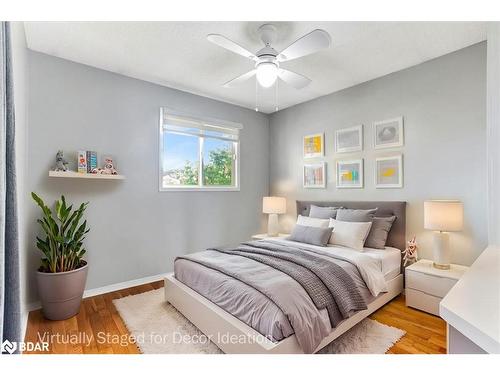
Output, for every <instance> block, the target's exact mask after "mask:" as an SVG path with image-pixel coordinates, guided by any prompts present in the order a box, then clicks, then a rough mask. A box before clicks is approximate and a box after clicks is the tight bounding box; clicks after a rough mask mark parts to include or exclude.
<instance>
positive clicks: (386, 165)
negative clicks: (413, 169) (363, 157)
mask: <svg viewBox="0 0 500 375" xmlns="http://www.w3.org/2000/svg"><path fill="white" fill-rule="evenodd" d="M375 187H376V188H378V189H384V188H402V187H403V155H395V156H386V157H379V158H376V159H375Z"/></svg>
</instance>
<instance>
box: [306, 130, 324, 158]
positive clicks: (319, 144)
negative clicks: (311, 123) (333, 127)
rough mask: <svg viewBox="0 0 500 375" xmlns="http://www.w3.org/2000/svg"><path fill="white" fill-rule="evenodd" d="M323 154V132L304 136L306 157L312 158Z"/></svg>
mask: <svg viewBox="0 0 500 375" xmlns="http://www.w3.org/2000/svg"><path fill="white" fill-rule="evenodd" d="M318 156H323V134H314V135H308V136H305V137H304V157H306V158H312V157H318Z"/></svg>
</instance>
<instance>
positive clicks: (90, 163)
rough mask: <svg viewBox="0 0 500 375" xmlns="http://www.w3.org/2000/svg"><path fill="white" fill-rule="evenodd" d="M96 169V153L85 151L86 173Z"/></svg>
mask: <svg viewBox="0 0 500 375" xmlns="http://www.w3.org/2000/svg"><path fill="white" fill-rule="evenodd" d="M96 168H97V152H95V151H87V173H92V170H93V169H96Z"/></svg>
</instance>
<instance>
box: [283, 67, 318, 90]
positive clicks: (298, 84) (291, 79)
mask: <svg viewBox="0 0 500 375" xmlns="http://www.w3.org/2000/svg"><path fill="white" fill-rule="evenodd" d="M278 77H280V78H281V79H282V80H283V81H285V82H286V83H288V84H289V85H290V86H293V87H295V88H296V89H301V88H303V87H306V86H307V85H308V84H309V83H311V80H310V79H309V78H307V77H304V76H303V75H300V74H298V73H295V72H292V71H290V70H286V69H280V70H278Z"/></svg>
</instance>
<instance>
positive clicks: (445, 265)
mask: <svg viewBox="0 0 500 375" xmlns="http://www.w3.org/2000/svg"><path fill="white" fill-rule="evenodd" d="M432 266H433V267H434V268H437V269H439V270H449V269H450V268H451V267H450V265H449V264H437V263H436V262H432Z"/></svg>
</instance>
